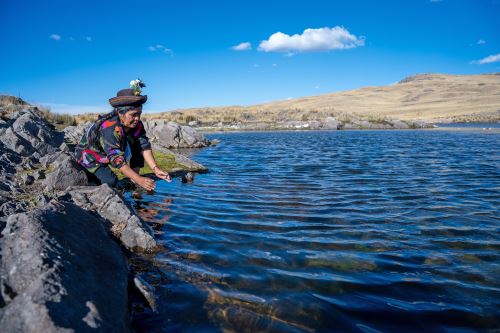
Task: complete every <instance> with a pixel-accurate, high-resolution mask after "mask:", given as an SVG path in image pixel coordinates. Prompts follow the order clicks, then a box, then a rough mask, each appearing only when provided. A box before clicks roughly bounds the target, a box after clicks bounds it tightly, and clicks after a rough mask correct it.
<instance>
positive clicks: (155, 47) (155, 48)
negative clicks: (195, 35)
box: [148, 44, 173, 56]
mask: <svg viewBox="0 0 500 333" xmlns="http://www.w3.org/2000/svg"><path fill="white" fill-rule="evenodd" d="M148 50H149V51H151V52H155V51H161V52H164V53H168V54H170V55H171V56H173V51H172V49H167V48H166V47H165V46H163V45H161V44H156V45H152V46H149V47H148Z"/></svg>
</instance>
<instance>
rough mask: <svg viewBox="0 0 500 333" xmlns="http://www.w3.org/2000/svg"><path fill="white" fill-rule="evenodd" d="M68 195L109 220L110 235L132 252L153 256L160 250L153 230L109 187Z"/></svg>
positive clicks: (73, 189)
mask: <svg viewBox="0 0 500 333" xmlns="http://www.w3.org/2000/svg"><path fill="white" fill-rule="evenodd" d="M67 193H68V194H69V195H70V196H71V198H72V200H73V202H74V203H75V204H76V205H78V206H80V207H82V208H83V209H86V210H90V211H94V212H97V213H98V214H99V215H100V216H102V217H103V218H104V219H106V221H107V223H109V226H110V231H111V233H112V234H113V235H114V236H115V237H116V238H118V239H119V240H120V241H121V243H122V244H123V245H124V246H125V247H126V248H127V249H129V250H130V251H135V252H152V251H154V250H156V249H157V247H158V244H157V243H156V241H155V239H154V237H153V231H152V230H151V228H150V227H149V226H147V225H146V224H145V223H144V222H143V221H141V220H140V219H139V217H137V215H135V214H134V213H133V212H132V210H131V209H130V208H129V207H128V206H127V205H126V204H125V202H124V201H123V199H122V198H121V197H120V196H119V195H118V193H117V192H115V191H114V190H113V189H112V188H111V187H109V186H108V185H107V184H103V185H101V186H80V187H71V188H69V189H68V191H67Z"/></svg>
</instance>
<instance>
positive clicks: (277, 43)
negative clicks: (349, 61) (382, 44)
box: [259, 26, 365, 55]
mask: <svg viewBox="0 0 500 333" xmlns="http://www.w3.org/2000/svg"><path fill="white" fill-rule="evenodd" d="M364 44H365V39H364V37H356V36H355V35H353V34H351V33H350V32H349V31H347V29H345V28H343V27H339V26H337V27H333V28H328V27H324V28H319V29H306V30H304V32H303V33H302V34H301V35H299V34H295V35H292V36H290V35H287V34H285V33H282V32H276V33H274V34H272V35H271V36H270V37H269V39H268V40H263V41H261V42H260V45H259V51H264V52H287V53H288V54H289V55H290V53H292V54H293V53H294V52H315V51H328V50H345V49H352V48H355V47H358V46H363V45H364Z"/></svg>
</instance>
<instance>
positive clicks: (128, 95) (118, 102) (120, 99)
mask: <svg viewBox="0 0 500 333" xmlns="http://www.w3.org/2000/svg"><path fill="white" fill-rule="evenodd" d="M147 100H148V96H147V95H137V96H136V95H135V94H134V89H122V90H120V91H119V92H118V93H117V94H116V97H112V98H110V99H109V104H111V106H112V107H114V108H116V107H119V106H140V105H142V104H144V103H146V101H147Z"/></svg>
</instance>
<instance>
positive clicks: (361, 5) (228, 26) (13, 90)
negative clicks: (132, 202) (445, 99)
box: [0, 0, 500, 113]
mask: <svg viewBox="0 0 500 333" xmlns="http://www.w3.org/2000/svg"><path fill="white" fill-rule="evenodd" d="M499 17H500V0H441V1H437V0H407V1H396V0H394V1H355V0H353V1H315V0H308V1H293V0H288V1H272V0H267V1H209V0H205V1H202V0H198V1H195V0H185V1H167V0H166V1H152V0H146V1H128V0H127V1H123V0H122V1H102V0H100V1H94V0H86V1H83V0H64V1H59V0H56V1H22V0H16V1H14V0H2V1H1V3H0V32H1V34H0V36H1V37H0V39H1V44H0V45H2V49H1V52H0V72H1V74H2V75H1V81H0V93H4V94H5V93H7V94H12V95H16V96H21V97H22V98H24V99H26V100H28V101H30V102H34V103H41V104H44V105H49V106H51V108H52V110H54V111H56V112H72V113H83V112H88V111H93V112H96V111H98V112H105V111H108V110H109V105H108V104H107V100H108V99H109V98H110V97H112V96H114V95H115V94H116V92H117V90H119V89H122V88H127V87H128V84H129V82H130V80H133V79H136V78H141V79H142V80H143V81H144V82H146V84H147V87H146V88H145V89H144V93H145V94H147V95H148V96H149V101H148V103H147V104H146V105H145V108H144V110H145V111H146V112H153V111H167V110H172V109H176V108H186V107H200V106H218V105H249V104H257V103H262V102H268V101H273V100H281V99H287V98H290V97H300V96H309V95H319V94H324V93H330V92H335V91H341V90H348V89H355V88H360V87H364V86H373V85H388V84H391V83H394V82H396V81H399V80H401V79H402V78H404V77H406V76H408V75H413V74H415V73H450V74H476V73H489V72H500V19H499ZM278 32H280V33H281V34H277V33H278ZM242 43H243V44H242ZM238 45H239V47H237V46H238ZM238 49H239V50H238ZM488 57H489V58H488Z"/></svg>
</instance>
